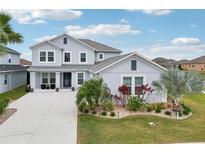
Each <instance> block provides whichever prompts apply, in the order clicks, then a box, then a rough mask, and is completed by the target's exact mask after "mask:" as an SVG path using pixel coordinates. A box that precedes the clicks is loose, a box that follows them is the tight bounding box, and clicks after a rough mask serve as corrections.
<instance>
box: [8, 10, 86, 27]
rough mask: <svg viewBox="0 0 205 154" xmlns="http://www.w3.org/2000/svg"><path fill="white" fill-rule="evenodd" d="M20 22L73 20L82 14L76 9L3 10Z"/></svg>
mask: <svg viewBox="0 0 205 154" xmlns="http://www.w3.org/2000/svg"><path fill="white" fill-rule="evenodd" d="M5 12H7V13H9V14H10V15H11V16H12V17H13V19H14V20H16V21H17V22H19V23H21V24H42V23H45V22H46V20H74V19H77V18H80V17H81V16H82V15H83V12H82V11H77V10H58V9H52V10H51V9H49V10H45V9H44V10H5Z"/></svg>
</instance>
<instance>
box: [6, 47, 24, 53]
mask: <svg viewBox="0 0 205 154" xmlns="http://www.w3.org/2000/svg"><path fill="white" fill-rule="evenodd" d="M4 48H5V49H6V52H9V53H13V54H16V55H20V54H21V53H20V52H18V51H16V50H13V49H11V48H8V47H4Z"/></svg>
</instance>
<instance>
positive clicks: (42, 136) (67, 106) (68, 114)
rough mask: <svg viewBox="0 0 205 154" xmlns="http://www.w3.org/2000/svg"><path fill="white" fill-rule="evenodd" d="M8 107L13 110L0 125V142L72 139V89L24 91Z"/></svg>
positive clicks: (74, 128)
mask: <svg viewBox="0 0 205 154" xmlns="http://www.w3.org/2000/svg"><path fill="white" fill-rule="evenodd" d="M9 108H16V109H17V112H16V113H14V114H13V115H12V116H11V117H10V118H9V119H8V120H7V121H6V122H4V123H3V124H2V125H0V143H37V144H38V143H39V144H41V143H76V140H77V110H76V105H75V92H68V91H66V92H34V93H28V94H26V95H25V96H23V97H21V98H20V99H18V100H17V101H15V102H13V103H12V104H10V106H9Z"/></svg>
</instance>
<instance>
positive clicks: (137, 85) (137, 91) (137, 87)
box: [135, 77, 143, 95]
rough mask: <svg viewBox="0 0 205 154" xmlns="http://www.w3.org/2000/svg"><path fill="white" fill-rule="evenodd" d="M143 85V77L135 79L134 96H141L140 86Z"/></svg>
mask: <svg viewBox="0 0 205 154" xmlns="http://www.w3.org/2000/svg"><path fill="white" fill-rule="evenodd" d="M142 85H143V77H135V95H141V94H142V92H143V91H142V89H141V86H142Z"/></svg>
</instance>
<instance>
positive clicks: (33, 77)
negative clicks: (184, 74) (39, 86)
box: [30, 72, 36, 89]
mask: <svg viewBox="0 0 205 154" xmlns="http://www.w3.org/2000/svg"><path fill="white" fill-rule="evenodd" d="M30 85H31V88H33V89H35V88H36V72H30Z"/></svg>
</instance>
